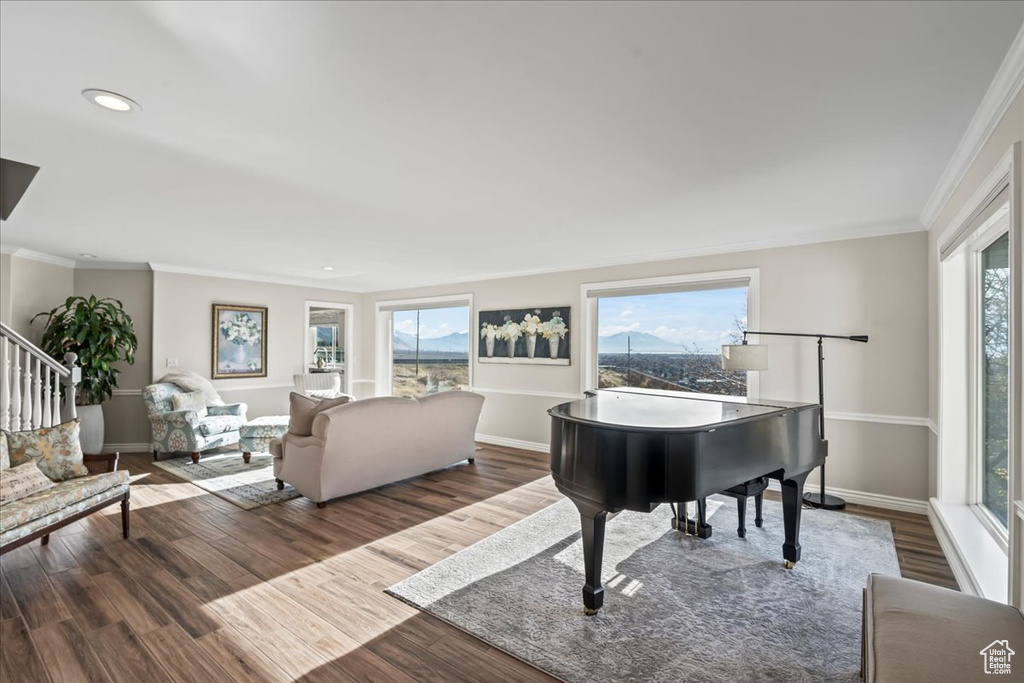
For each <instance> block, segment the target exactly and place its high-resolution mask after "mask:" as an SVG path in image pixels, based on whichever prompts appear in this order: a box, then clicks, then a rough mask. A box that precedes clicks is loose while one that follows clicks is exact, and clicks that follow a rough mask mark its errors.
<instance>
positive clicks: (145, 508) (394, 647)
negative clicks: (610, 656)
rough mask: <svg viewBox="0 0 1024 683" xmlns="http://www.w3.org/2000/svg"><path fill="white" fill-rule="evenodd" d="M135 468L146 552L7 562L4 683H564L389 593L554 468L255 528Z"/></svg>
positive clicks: (908, 517) (926, 561)
mask: <svg viewBox="0 0 1024 683" xmlns="http://www.w3.org/2000/svg"><path fill="white" fill-rule="evenodd" d="M121 462H122V464H123V465H124V466H127V467H128V469H129V471H130V472H131V474H132V538H131V539H129V540H124V539H122V538H121V535H120V522H119V519H118V516H119V511H118V510H117V509H116V507H115V508H110V509H109V510H106V511H103V512H101V513H98V514H95V515H92V516H91V517H88V518H86V519H84V520H81V521H79V522H77V523H75V524H73V525H71V526H69V527H66V528H64V529H62V530H60V531H58V532H56V533H55V534H53V535H52V537H51V539H50V544H49V545H48V546H45V547H44V546H41V545H39V544H38V543H33V544H31V545H30V546H28V547H22V548H19V549H18V550H15V551H12V552H10V553H7V554H6V555H4V556H3V558H2V560H0V679H2V681H4V682H6V681H12V682H13V681H18V682H21V681H53V682H55V683H56V682H59V681H86V680H88V681H116V682H120V681H125V682H129V681H132V682H134V681H138V680H143V681H146V683H157V682H159V681H182V682H191V681H293V680H302V681H339V682H342V683H346V682H350V681H397V682H401V681H488V682H490V681H551V680H554V679H552V678H550V677H549V676H547V675H546V674H544V673H542V672H540V671H537V670H536V669H533V668H532V667H530V666H529V665H527V664H524V663H523V662H520V661H519V660H517V659H515V658H513V657H510V656H508V655H506V654H504V653H502V652H500V651H499V650H496V649H494V648H491V647H489V646H488V645H487V644H485V643H483V642H481V641H479V640H477V639H476V638H473V637H472V636H469V635H467V634H465V633H463V632H462V631H459V630H458V629H456V628H454V627H451V626H448V625H447V624H445V623H443V622H441V621H439V620H437V619H434V618H433V617H430V616H428V615H426V614H423V613H422V612H419V611H418V610H416V609H414V608H412V607H410V606H408V605H406V604H404V603H402V602H400V601H399V600H395V599H393V598H391V597H389V596H387V595H385V594H384V593H383V592H382V591H383V590H384V589H385V588H387V587H388V586H390V585H391V584H393V583H395V582H397V581H400V580H402V579H403V578H405V577H407V576H410V575H412V574H414V573H416V572H417V571H419V570H421V569H424V568H425V567H428V566H430V565H432V564H434V563H435V562H438V561H439V560H441V559H443V558H445V557H447V556H449V555H451V554H452V553H455V552H457V551H459V550H461V549H462V548H465V547H467V546H469V545H471V544H472V543H475V542H476V541H478V540H480V539H482V538H485V537H487V536H489V535H491V534H493V533H495V532H496V531H499V530H500V529H502V528H504V527H506V526H509V525H510V524H512V523H514V522H516V521H518V520H520V519H522V518H523V517H526V516H527V515H530V514H532V513H534V512H536V511H538V510H540V509H542V508H544V507H546V506H547V505H550V504H551V503H553V502H555V501H557V500H559V499H560V497H561V496H560V494H558V492H557V491H556V490H555V487H554V484H553V483H552V481H551V478H550V476H548V466H547V457H546V456H545V455H543V454H538V453H530V452H525V451H516V450H511V449H502V448H496V447H491V446H488V447H486V448H484V449H483V450H481V451H480V452H478V454H477V460H476V464H475V465H470V466H458V467H454V468H451V469H448V470H445V471H443V472H439V473H435V474H431V475H428V476H426V477H420V478H417V479H414V480H410V481H407V482H403V483H400V484H394V485H391V486H386V487H383V488H380V489H376V490H374V491H369V492H366V493H362V494H358V495H354V496H349V497H347V498H345V499H342V500H338V501H334V502H331V503H329V504H328V505H327V507H326V508H324V509H317V508H316V506H315V505H313V504H312V503H310V502H309V501H308V500H306V499H303V498H299V499H296V500H292V501H288V502H287V503H282V504H278V505H271V506H265V507H262V508H258V509H256V510H253V511H244V510H241V509H240V508H237V507H235V506H234V505H232V504H230V503H228V502H226V501H224V500H221V499H219V498H217V497H216V496H213V495H211V494H208V493H206V492H205V491H203V490H201V489H199V488H197V487H195V486H192V485H191V484H188V483H185V482H182V481H181V480H179V479H177V478H175V477H174V476H172V475H171V474H169V473H167V472H165V471H164V470H161V469H159V468H157V467H155V466H154V465H153V464H152V462H151V461H150V459H149V456H148V455H145V454H133V455H122V458H121ZM769 493H771V492H769ZM851 512H856V513H857V514H863V515H868V516H872V517H877V518H879V519H887V520H889V521H890V522H891V524H892V527H893V534H894V537H895V540H896V549H897V553H898V555H899V560H900V567H901V569H902V571H903V574H904V576H909V577H912V578H917V579H920V580H923V581H928V582H931V583H936V584H939V585H944V586H949V587H953V588H955V587H956V583H955V581H954V579H953V576H952V573H951V572H950V570H949V567H948V566H947V565H946V562H945V559H944V558H943V556H942V552H941V550H940V549H939V546H938V543H937V542H936V540H935V537H934V536H933V534H932V531H931V528H930V527H929V525H928V521H927V519H926V518H925V517H924V516H922V515H912V514H906V513H895V512H888V511H883V510H877V509H872V508H862V507H854V506H851Z"/></svg>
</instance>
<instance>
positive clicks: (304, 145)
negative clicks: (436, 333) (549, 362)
mask: <svg viewBox="0 0 1024 683" xmlns="http://www.w3.org/2000/svg"><path fill="white" fill-rule="evenodd" d="M1022 21H1024V4H1022V3H1019V2H1013V3H988V2H965V3H959V2H936V3H923V2H911V3H808V4H789V3H766V2H755V3H750V4H748V3H717V4H702V3H678V4H676V3H663V2H656V3H650V4H648V3H639V2H629V3H621V4H620V3H601V2H594V3H586V2H567V3H556V2H546V3H539V2H523V3H497V2H477V3H449V2H414V3H398V2H388V3H328V2H294V1H293V2H282V3H276V2H254V3H245V2H225V3H212V2H203V3H200V2H110V3H101V2H70V3H59V2H13V1H8V0H5V1H4V2H3V3H2V4H0V152H2V155H3V156H4V157H6V158H10V159H15V160H17V161H22V162H26V163H31V164H35V165H38V166H40V167H42V170H41V171H40V172H39V174H38V175H37V176H36V179H35V181H34V182H33V184H32V187H31V188H30V189H29V191H28V193H26V195H25V197H24V199H23V200H22V202H21V204H19V205H18V207H17V209H16V210H15V211H14V214H13V215H12V216H11V218H10V220H9V221H6V222H4V224H3V228H2V240H3V245H4V246H5V247H6V248H10V247H11V246H19V247H25V248H29V249H33V250H36V251H41V252H45V253H49V254H54V255H57V256H63V257H67V258H75V257H76V256H77V255H78V254H79V253H80V252H89V253H94V254H97V255H98V256H100V258H101V259H103V260H107V261H125V262H157V263H163V264H171V265H174V266H178V267H187V268H195V269H208V270H216V271H234V272H239V273H248V274H249V275H251V276H253V277H256V278H260V277H267V278H285V279H291V280H296V281H308V282H310V283H315V284H319V285H321V286H326V287H332V288H339V289H354V290H376V289H384V288H392V287H401V286H410V285H420V284H426V283H431V282H443V281H456V280H467V279H476V278H489V277H494V276H496V275H501V274H513V273H526V272H536V271H544V270H562V269H568V268H576V267H582V266H588V265H601V264H606V263H613V262H614V263H618V262H628V261H638V260H643V259H650V258H658V257H662V258H665V257H669V256H672V255H677V254H686V253H696V252H700V251H713V250H724V249H728V248H734V247H735V248H741V247H744V246H748V247H749V246H753V245H759V244H772V243H784V242H793V241H815V240H823V239H829V238H831V237H835V236H839V235H842V236H856V235H870V234H880V233H887V232H899V231H905V230H915V229H921V226H920V223H919V219H918V216H919V215H920V214H921V210H922V208H923V207H924V205H925V203H926V201H927V200H928V197H929V195H930V193H931V191H932V190H933V188H934V187H935V185H936V182H937V181H938V179H939V177H940V175H941V174H942V172H943V169H944V167H945V166H946V164H947V162H948V161H949V159H950V157H951V156H952V154H953V151H954V149H955V148H956V145H957V143H958V142H959V140H960V137H961V136H962V135H963V133H964V130H965V129H966V127H967V125H968V122H969V121H970V119H971V116H972V114H973V113H974V111H975V109H976V108H977V107H978V104H979V102H980V101H981V98H982V95H983V94H984V92H985V90H986V88H987V87H988V85H989V83H990V81H991V80H992V77H993V76H994V75H995V73H996V70H997V69H998V67H999V64H1000V62H1001V61H1002V59H1003V57H1004V55H1005V54H1006V51H1007V49H1008V47H1009V46H1010V44H1011V42H1012V40H1013V38H1014V36H1015V35H1016V34H1017V32H1018V30H1019V28H1020V26H1021V23H1022ZM84 88H105V89H109V90H113V91H116V92H120V93H123V94H125V95H127V96H129V97H131V98H133V99H135V100H136V101H138V102H139V103H140V104H141V105H142V107H143V110H142V111H141V112H140V113H134V114H128V115H123V114H116V113H111V112H107V111H105V110H102V109H100V108H99V107H96V106H94V105H92V104H90V103H88V102H87V101H86V100H85V99H83V98H82V97H81V95H80V94H79V93H80V91H81V90H82V89H84ZM324 265H332V266H334V267H335V268H336V270H335V271H334V272H333V273H328V272H325V271H323V270H321V266H324Z"/></svg>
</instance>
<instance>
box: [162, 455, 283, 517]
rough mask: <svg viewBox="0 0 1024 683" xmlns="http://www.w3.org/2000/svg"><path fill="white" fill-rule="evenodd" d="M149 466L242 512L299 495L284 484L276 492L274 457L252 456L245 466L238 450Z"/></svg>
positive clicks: (172, 459)
mask: <svg viewBox="0 0 1024 683" xmlns="http://www.w3.org/2000/svg"><path fill="white" fill-rule="evenodd" d="M153 464H154V465H156V466H157V467H159V468H161V469H164V470H167V471H168V472H170V473H171V474H173V475H174V476H176V477H180V478H181V479H184V480H185V481H187V482H190V483H192V484H195V485H196V486H198V487H199V488H201V489H203V490H205V491H209V492H210V493H212V494H213V495H215V496H218V497H220V498H223V499H224V500H227V501H230V502H231V503H234V504H235V505H237V506H238V507H240V508H242V509H244V510H252V509H253V508H258V507H260V506H262V505H268V504H270V503H277V502H280V501H282V500H291V499H292V498H298V497H299V495H301V494H299V492H298V491H296V490H295V489H294V488H292V487H291V486H287V485H286V486H285V487H284V489H283V490H281V491H278V490H277V481H276V480H275V479H274V456H272V455H270V454H269V453H253V454H252V461H251V462H249V464H246V463H245V462H244V461H243V460H242V453H241V452H240V451H230V452H227V453H212V454H209V455H203V457H202V458H201V459H200V460H199V463H198V464H194V463H193V462H192V458H191V457H189V456H187V455H186V456H185V457H182V458H170V459H167V460H157V461H156V462H155V463H153Z"/></svg>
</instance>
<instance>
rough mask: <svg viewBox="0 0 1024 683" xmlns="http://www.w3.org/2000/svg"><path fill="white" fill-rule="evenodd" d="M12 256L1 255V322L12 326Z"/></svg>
mask: <svg viewBox="0 0 1024 683" xmlns="http://www.w3.org/2000/svg"><path fill="white" fill-rule="evenodd" d="M11 258H12V257H11V255H10V254H0V322H2V323H4V324H5V325H10V324H11Z"/></svg>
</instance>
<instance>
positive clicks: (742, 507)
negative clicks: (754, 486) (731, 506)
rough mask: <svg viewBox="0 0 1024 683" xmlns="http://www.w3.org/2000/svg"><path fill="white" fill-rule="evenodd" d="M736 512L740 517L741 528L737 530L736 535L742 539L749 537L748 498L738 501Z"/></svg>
mask: <svg viewBox="0 0 1024 683" xmlns="http://www.w3.org/2000/svg"><path fill="white" fill-rule="evenodd" d="M736 512H737V513H738V514H739V517H740V525H739V528H737V529H736V533H737V534H738V535H739V537H740V538H746V537H747V497H746V496H740V497H739V498H737V499H736Z"/></svg>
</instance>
